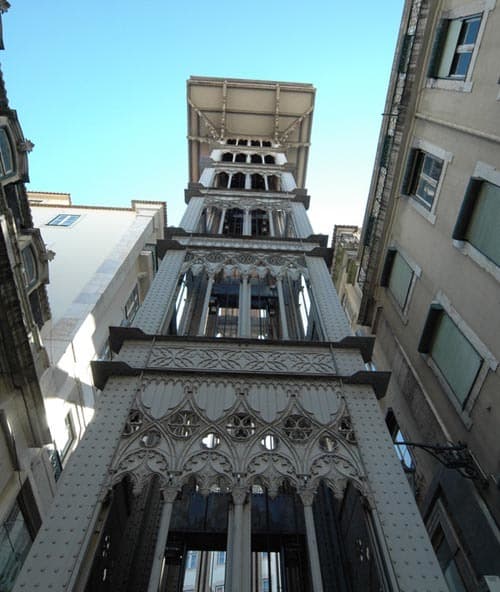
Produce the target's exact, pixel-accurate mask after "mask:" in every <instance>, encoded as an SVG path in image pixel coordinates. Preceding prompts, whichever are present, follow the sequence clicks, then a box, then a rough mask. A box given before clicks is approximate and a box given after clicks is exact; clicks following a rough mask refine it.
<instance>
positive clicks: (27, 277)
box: [21, 246, 38, 288]
mask: <svg viewBox="0 0 500 592" xmlns="http://www.w3.org/2000/svg"><path fill="white" fill-rule="evenodd" d="M21 256H22V258H23V270H24V281H25V284H26V287H27V288H32V287H33V286H34V285H35V284H36V282H37V280H38V269H37V264H36V257H35V254H34V252H33V248H32V247H31V246H28V247H26V248H25V249H23V250H22V251H21Z"/></svg>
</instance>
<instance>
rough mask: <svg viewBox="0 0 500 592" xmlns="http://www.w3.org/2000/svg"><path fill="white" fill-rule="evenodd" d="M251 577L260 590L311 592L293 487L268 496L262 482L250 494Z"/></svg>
mask: <svg viewBox="0 0 500 592" xmlns="http://www.w3.org/2000/svg"><path fill="white" fill-rule="evenodd" d="M251 524H252V541H251V548H252V580H253V581H254V582H255V588H254V587H252V591H253V590H255V591H259V592H260V591H261V590H273V591H280V590H287V592H288V591H289V592H311V590H312V585H311V577H310V569H309V561H308V552H307V542H306V526H305V520H304V509H303V505H302V501H301V499H300V497H299V496H298V495H297V491H296V489H295V488H294V487H292V486H290V485H289V484H288V483H287V482H284V483H282V485H281V486H280V487H279V489H278V492H277V495H271V493H270V492H269V491H268V489H267V487H266V486H265V484H264V483H258V482H257V483H255V484H254V485H253V486H252V493H251Z"/></svg>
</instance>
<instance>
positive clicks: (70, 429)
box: [61, 411, 76, 460]
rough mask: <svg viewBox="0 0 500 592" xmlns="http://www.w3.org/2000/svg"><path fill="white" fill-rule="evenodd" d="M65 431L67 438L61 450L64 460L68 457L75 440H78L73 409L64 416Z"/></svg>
mask: <svg viewBox="0 0 500 592" xmlns="http://www.w3.org/2000/svg"><path fill="white" fill-rule="evenodd" d="M64 433H65V436H66V440H65V443H64V445H63V447H62V450H61V458H62V460H64V459H65V458H66V456H67V455H68V452H69V451H70V450H71V447H72V446H73V442H74V441H75V440H76V433H75V425H74V423H73V418H72V417H71V411H70V412H69V413H68V414H67V415H66V417H65V418H64Z"/></svg>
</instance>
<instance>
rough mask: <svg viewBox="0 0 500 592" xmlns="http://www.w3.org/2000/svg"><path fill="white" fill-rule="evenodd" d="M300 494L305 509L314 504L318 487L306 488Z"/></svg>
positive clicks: (299, 491) (300, 490)
mask: <svg viewBox="0 0 500 592" xmlns="http://www.w3.org/2000/svg"><path fill="white" fill-rule="evenodd" d="M298 494H299V497H300V499H301V500H302V503H303V504H304V507H307V506H309V507H310V506H312V505H313V502H314V496H315V495H316V487H311V486H310V485H308V486H305V487H303V488H301V489H299V490H298Z"/></svg>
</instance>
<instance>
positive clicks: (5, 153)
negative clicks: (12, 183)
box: [0, 129, 13, 175]
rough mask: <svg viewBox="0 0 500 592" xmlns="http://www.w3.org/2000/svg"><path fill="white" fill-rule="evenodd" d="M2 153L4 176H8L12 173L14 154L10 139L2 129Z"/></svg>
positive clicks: (0, 135) (0, 148)
mask: <svg viewBox="0 0 500 592" xmlns="http://www.w3.org/2000/svg"><path fill="white" fill-rule="evenodd" d="M0 153H1V159H2V169H3V170H2V171H0V172H1V174H2V175H7V174H8V173H11V172H12V168H13V167H12V152H11V149H10V142H9V138H8V137H7V132H6V131H5V130H4V129H0Z"/></svg>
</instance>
